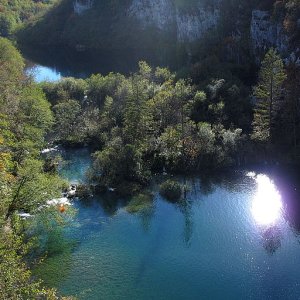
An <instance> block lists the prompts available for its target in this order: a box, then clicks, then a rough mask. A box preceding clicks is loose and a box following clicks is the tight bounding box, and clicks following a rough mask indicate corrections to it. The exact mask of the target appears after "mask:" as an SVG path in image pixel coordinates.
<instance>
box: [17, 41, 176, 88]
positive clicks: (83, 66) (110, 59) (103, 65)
mask: <svg viewBox="0 0 300 300" xmlns="http://www.w3.org/2000/svg"><path fill="white" fill-rule="evenodd" d="M21 52H22V55H23V56H24V57H25V60H26V73H27V74H32V76H33V78H34V79H35V81H37V82H41V81H56V80H59V79H60V78H61V77H75V78H87V77H89V76H91V75H92V74H98V73H101V74H102V75H107V74H108V73H110V72H119V73H121V74H129V73H132V72H135V71H137V69H138V62H139V61H141V60H144V61H147V62H148V63H149V64H150V65H152V66H161V67H164V66H168V67H169V68H171V69H174V68H176V67H177V63H176V51H175V49H170V50H168V52H166V51H160V52H159V53H155V52H153V51H146V50H144V51H143V50H139V51H137V50H131V49H122V50H121V49H120V50H101V49H99V50H85V51H76V50H73V49H70V48H64V47H30V46H22V47H21Z"/></svg>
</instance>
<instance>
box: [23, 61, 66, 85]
mask: <svg viewBox="0 0 300 300" xmlns="http://www.w3.org/2000/svg"><path fill="white" fill-rule="evenodd" d="M25 73H26V74H27V75H30V76H32V77H33V78H34V80H35V81H36V82H43V81H50V82H51V81H57V80H59V79H61V77H62V76H61V73H60V72H59V71H58V70H57V69H55V68H51V67H47V66H42V65H33V66H32V65H31V66H29V67H27V68H26V69H25Z"/></svg>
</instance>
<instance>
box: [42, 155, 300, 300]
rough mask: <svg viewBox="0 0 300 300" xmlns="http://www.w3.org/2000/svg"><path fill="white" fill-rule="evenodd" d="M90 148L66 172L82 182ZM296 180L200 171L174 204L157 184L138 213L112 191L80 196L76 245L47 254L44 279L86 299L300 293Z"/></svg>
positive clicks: (71, 232)
mask: <svg viewBox="0 0 300 300" xmlns="http://www.w3.org/2000/svg"><path fill="white" fill-rule="evenodd" d="M88 155H89V153H88V152H87V151H86V150H80V151H78V150H77V151H75V152H74V151H71V152H69V153H68V154H67V157H68V158H69V159H70V160H71V163H70V164H68V165H65V166H64V169H63V170H62V174H63V175H64V176H66V177H67V178H69V179H71V180H74V179H76V178H77V180H80V179H82V176H83V174H84V170H86V168H87V167H88V165H89V163H90V160H89V157H88ZM72 162H73V163H72ZM292 178H295V177H294V176H291V178H290V177H289V176H287V175H286V174H284V173H280V172H277V173H274V175H266V174H263V173H260V174H257V173H251V172H250V173H249V172H241V171H236V172H232V173H231V174H226V175H225V174H224V175H220V174H218V175H216V176H214V177H211V178H210V177H207V176H206V177H200V176H199V177H193V178H190V179H189V180H188V182H189V187H190V191H189V192H188V194H187V197H186V199H184V200H182V201H181V202H179V203H177V204H173V203H169V202H168V201H166V200H165V199H163V198H162V197H161V196H160V195H159V193H158V188H157V185H156V184H154V185H153V187H152V188H151V192H152V193H153V202H151V203H150V204H148V205H147V206H145V207H144V208H143V209H141V210H140V211H139V212H137V213H134V214H130V213H128V212H127V209H126V206H125V204H126V202H125V201H123V200H122V199H118V198H116V197H115V196H114V195H113V193H112V194H110V195H108V196H106V197H94V198H92V199H90V200H89V201H85V202H83V201H80V200H77V201H75V202H74V206H75V207H76V208H77V210H78V212H77V215H76V216H75V217H74V221H73V224H72V226H70V227H68V228H66V233H65V234H66V237H67V238H68V239H72V240H75V241H76V242H77V244H76V246H75V247H74V248H73V250H72V251H71V252H70V253H69V254H68V255H66V256H60V255H57V256H56V257H55V256H54V257H51V258H49V259H48V260H46V261H45V263H44V276H43V277H44V279H45V280H46V282H48V283H50V284H51V283H52V284H54V283H55V284H56V285H57V287H58V289H59V291H60V292H61V293H62V294H63V295H76V296H77V297H78V298H79V299H95V300H98V299H140V300H144V299H300V268H299V266H300V244H299V242H300V236H299V230H300V226H299V225H300V222H299V220H300V209H299V208H300V205H299V200H300V199H299V192H298V191H297V185H295V183H294V181H293V180H292ZM42 267H43V266H42Z"/></svg>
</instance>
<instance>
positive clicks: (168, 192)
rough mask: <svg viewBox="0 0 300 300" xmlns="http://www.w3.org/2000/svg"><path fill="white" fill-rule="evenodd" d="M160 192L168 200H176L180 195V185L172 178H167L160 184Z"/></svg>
mask: <svg viewBox="0 0 300 300" xmlns="http://www.w3.org/2000/svg"><path fill="white" fill-rule="evenodd" d="M160 194H161V195H162V196H163V197H165V198H166V199H168V200H170V201H176V200H178V199H179V198H180V197H181V194H182V187H181V185H180V184H179V183H178V182H176V181H173V180H167V181H165V182H164V183H162V184H161V185H160Z"/></svg>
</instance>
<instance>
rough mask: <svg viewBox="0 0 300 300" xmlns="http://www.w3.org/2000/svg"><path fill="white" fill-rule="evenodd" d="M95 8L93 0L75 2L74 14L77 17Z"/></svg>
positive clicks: (76, 0)
mask: <svg viewBox="0 0 300 300" xmlns="http://www.w3.org/2000/svg"><path fill="white" fill-rule="evenodd" d="M92 6H93V0H75V1H74V2H73V7H74V12H75V14H77V15H81V14H82V13H84V12H85V11H86V10H89V9H91V8H92Z"/></svg>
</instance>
